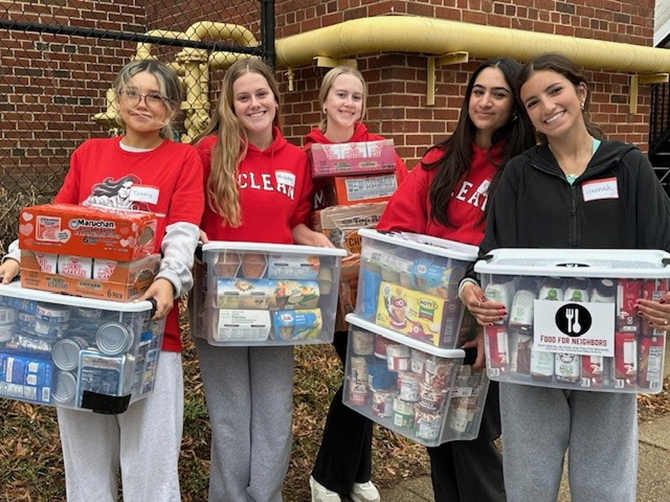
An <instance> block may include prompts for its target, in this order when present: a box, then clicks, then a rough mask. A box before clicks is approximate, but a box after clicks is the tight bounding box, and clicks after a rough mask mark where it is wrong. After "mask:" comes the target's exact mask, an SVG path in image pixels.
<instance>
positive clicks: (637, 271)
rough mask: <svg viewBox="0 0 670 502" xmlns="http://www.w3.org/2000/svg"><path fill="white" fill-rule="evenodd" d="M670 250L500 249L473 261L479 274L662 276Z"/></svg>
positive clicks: (668, 270) (667, 274) (669, 261)
mask: <svg viewBox="0 0 670 502" xmlns="http://www.w3.org/2000/svg"><path fill="white" fill-rule="evenodd" d="M668 265H670V253H667V252H666V251H660V250H655V249H533V248H502V249H494V250H493V251H491V252H490V253H489V254H488V255H487V257H486V259H483V260H479V261H478V262H477V263H476V264H475V272H477V273H480V274H504V275H522V276H523V275H533V276H549V277H562V276H567V277H606V278H626V279H637V278H641V279H661V278H668V277H670V266H668Z"/></svg>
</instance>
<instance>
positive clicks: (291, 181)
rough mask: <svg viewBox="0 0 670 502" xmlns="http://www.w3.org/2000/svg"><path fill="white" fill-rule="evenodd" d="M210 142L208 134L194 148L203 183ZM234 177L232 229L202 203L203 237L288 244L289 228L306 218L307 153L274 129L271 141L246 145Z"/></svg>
mask: <svg viewBox="0 0 670 502" xmlns="http://www.w3.org/2000/svg"><path fill="white" fill-rule="evenodd" d="M216 142H217V137H216V136H209V137H207V138H204V139H203V140H202V141H200V143H198V145H197V147H196V148H197V150H198V153H200V157H201V158H202V163H203V166H204V175H205V186H207V180H208V179H209V173H210V171H211V161H212V148H213V147H214V145H215V144H216ZM237 181H238V189H239V194H240V207H241V209H242V224H241V225H240V226H239V227H238V228H232V227H230V226H228V225H222V224H221V217H220V216H219V215H218V214H217V213H215V212H214V211H212V209H211V208H210V207H209V204H207V206H206V207H205V213H204V215H203V217H202V224H201V225H200V228H202V229H203V230H204V231H205V233H206V234H207V237H208V238H209V240H212V241H243V242H269V243H275V244H293V235H292V234H291V229H292V228H294V227H295V226H297V225H298V224H300V223H305V224H307V223H308V216H309V212H310V208H311V198H312V178H311V173H310V166H309V161H308V159H307V154H306V153H305V152H304V151H302V150H301V149H300V148H298V147H297V146H294V145H291V144H290V143H288V142H287V141H286V139H284V137H283V136H282V134H281V132H280V131H279V129H276V128H275V130H274V141H273V142H272V144H271V145H270V147H269V148H267V149H266V150H263V151H261V150H259V149H258V148H256V147H255V146H253V145H249V149H248V151H247V155H246V157H245V158H244V160H243V161H242V163H241V164H240V166H239V167H238V172H237Z"/></svg>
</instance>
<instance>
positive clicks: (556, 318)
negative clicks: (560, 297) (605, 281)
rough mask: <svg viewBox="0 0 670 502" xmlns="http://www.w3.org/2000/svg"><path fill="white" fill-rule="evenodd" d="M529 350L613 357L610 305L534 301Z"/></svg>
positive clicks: (613, 320) (613, 318) (612, 324)
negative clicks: (530, 346)
mask: <svg viewBox="0 0 670 502" xmlns="http://www.w3.org/2000/svg"><path fill="white" fill-rule="evenodd" d="M533 311H534V313H533V348H535V349H537V350H539V351H541V352H565V353H568V354H578V355H584V356H603V357H614V331H615V326H614V324H615V314H614V303H595V302H593V303H591V302H584V303H576V302H557V301H550V300H535V303H534V305H533Z"/></svg>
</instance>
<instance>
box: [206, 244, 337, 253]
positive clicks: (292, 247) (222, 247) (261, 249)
mask: <svg viewBox="0 0 670 502" xmlns="http://www.w3.org/2000/svg"><path fill="white" fill-rule="evenodd" d="M202 250H203V251H256V252H258V253H268V254H271V253H282V254H300V255H302V254H310V255H320V256H342V257H344V256H347V251H346V249H339V248H320V247H316V246H300V245H297V244H269V243H265V242H237V241H210V242H208V243H207V244H204V245H203V246H202Z"/></svg>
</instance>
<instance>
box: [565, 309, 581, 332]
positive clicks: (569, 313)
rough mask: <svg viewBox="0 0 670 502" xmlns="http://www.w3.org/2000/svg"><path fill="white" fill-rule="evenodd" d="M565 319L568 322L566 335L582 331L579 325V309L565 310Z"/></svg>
mask: <svg viewBox="0 0 670 502" xmlns="http://www.w3.org/2000/svg"><path fill="white" fill-rule="evenodd" d="M565 318H566V319H567V320H568V333H574V334H578V333H579V332H580V331H581V329H582V326H581V324H579V309H566V310H565Z"/></svg>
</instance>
